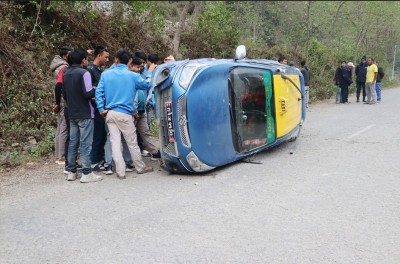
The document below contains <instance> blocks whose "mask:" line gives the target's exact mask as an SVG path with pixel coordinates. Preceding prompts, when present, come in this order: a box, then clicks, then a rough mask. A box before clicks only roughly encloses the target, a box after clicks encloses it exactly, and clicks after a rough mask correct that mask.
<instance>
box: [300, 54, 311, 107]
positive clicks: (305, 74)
mask: <svg viewBox="0 0 400 264" xmlns="http://www.w3.org/2000/svg"><path fill="white" fill-rule="evenodd" d="M300 64H301V70H300V71H301V73H302V74H303V77H304V86H305V90H306V107H307V108H308V101H309V99H310V70H309V69H308V67H307V65H306V61H305V60H302V61H301V63H300Z"/></svg>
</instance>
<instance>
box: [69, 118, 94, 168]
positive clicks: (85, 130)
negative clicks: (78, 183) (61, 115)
mask: <svg viewBox="0 0 400 264" xmlns="http://www.w3.org/2000/svg"><path fill="white" fill-rule="evenodd" d="M93 123H94V122H93V119H71V120H70V126H71V127H70V135H69V140H70V141H69V146H68V171H70V172H76V163H75V161H76V155H77V152H78V145H79V144H80V150H81V151H80V157H81V163H82V173H83V174H85V175H86V174H89V173H91V172H92V169H91V167H90V151H91V150H92V142H93V126H94V124H93Z"/></svg>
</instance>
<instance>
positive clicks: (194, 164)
mask: <svg viewBox="0 0 400 264" xmlns="http://www.w3.org/2000/svg"><path fill="white" fill-rule="evenodd" d="M186 160H187V162H188V163H189V165H190V167H191V168H192V169H193V170H194V171H196V172H202V171H209V170H212V169H215V167H211V166H208V165H206V164H204V163H203V162H202V161H201V160H200V159H199V158H198V157H197V156H196V154H194V153H193V151H191V152H190V153H189V154H188V155H187V156H186Z"/></svg>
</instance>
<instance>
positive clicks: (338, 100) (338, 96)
mask: <svg viewBox="0 0 400 264" xmlns="http://www.w3.org/2000/svg"><path fill="white" fill-rule="evenodd" d="M341 101H342V90H341V89H340V87H339V85H337V86H336V103H341Z"/></svg>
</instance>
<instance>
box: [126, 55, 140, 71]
mask: <svg viewBox="0 0 400 264" xmlns="http://www.w3.org/2000/svg"><path fill="white" fill-rule="evenodd" d="M141 66H142V61H141V60H140V58H138V57H136V56H135V55H132V60H131V62H130V63H129V64H128V67H129V70H131V71H133V72H136V73H140V70H141Z"/></svg>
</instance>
